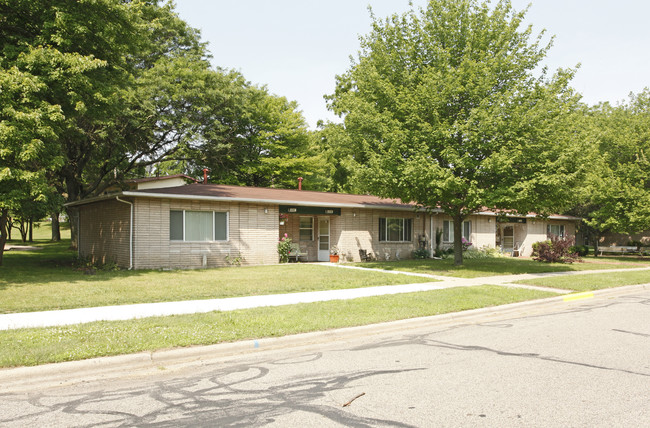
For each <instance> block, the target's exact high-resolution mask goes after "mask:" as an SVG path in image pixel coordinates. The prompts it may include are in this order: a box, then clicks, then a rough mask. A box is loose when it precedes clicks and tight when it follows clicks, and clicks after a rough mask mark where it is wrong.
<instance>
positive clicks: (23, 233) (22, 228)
mask: <svg viewBox="0 0 650 428" xmlns="http://www.w3.org/2000/svg"><path fill="white" fill-rule="evenodd" d="M17 229H18V232H20V240H21V241H22V243H23V244H26V243H27V224H26V223H25V220H23V219H22V218H21V219H20V220H18V227H17Z"/></svg>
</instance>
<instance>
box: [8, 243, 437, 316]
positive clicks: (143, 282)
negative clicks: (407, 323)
mask: <svg viewBox="0 0 650 428" xmlns="http://www.w3.org/2000/svg"><path fill="white" fill-rule="evenodd" d="M34 245H37V246H39V247H40V248H41V250H37V251H13V250H12V251H8V252H6V253H5V260H4V266H2V267H0V273H1V275H0V313H13V312H30V311H43V310H55V309H70V308H79V307H92V306H107V305H123V304H131V303H150V302H165V301H178V300H194V299H214V298H224V297H236V296H250V295H263V294H277V293H295V292H301V291H315V290H334V289H342V288H358V287H370V286H375V285H396V284H408V283H416V282H430V281H431V280H430V279H428V278H422V277H414V276H407V275H394V274H384V273H378V272H366V271H362V270H351V269H336V268H333V267H328V266H317V265H308V264H285V265H274V266H250V267H229V268H221V269H200V270H175V271H160V270H137V271H128V270H119V271H103V270H98V271H96V273H95V274H94V275H87V274H84V272H83V271H81V270H76V269H74V268H73V266H72V263H73V260H74V255H75V253H74V252H73V251H70V250H68V249H67V248H68V247H69V245H70V241H68V240H65V241H62V242H60V243H48V242H36V243H35V244H34Z"/></svg>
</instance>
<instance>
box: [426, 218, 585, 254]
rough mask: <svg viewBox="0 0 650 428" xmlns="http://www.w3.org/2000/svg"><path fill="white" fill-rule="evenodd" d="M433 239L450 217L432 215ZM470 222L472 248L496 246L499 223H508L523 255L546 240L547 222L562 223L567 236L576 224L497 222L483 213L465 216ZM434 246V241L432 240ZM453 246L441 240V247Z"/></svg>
mask: <svg viewBox="0 0 650 428" xmlns="http://www.w3.org/2000/svg"><path fill="white" fill-rule="evenodd" d="M433 219H434V226H433V227H434V239H435V230H436V228H440V229H441V230H442V227H443V221H444V220H451V217H449V216H447V215H444V214H439V215H434V216H433ZM467 220H468V221H471V222H472V233H471V235H470V241H471V242H472V244H473V246H474V248H483V247H490V248H496V247H497V239H496V237H497V234H498V233H499V231H498V229H497V228H498V227H499V225H500V226H501V227H503V226H504V225H506V224H507V225H510V226H513V227H514V235H515V236H514V238H515V239H514V240H515V243H521V244H523V251H522V255H523V256H530V254H531V253H532V251H533V248H532V246H533V244H534V243H535V242H538V241H544V240H546V226H547V225H548V224H563V225H564V228H565V233H566V234H567V236H575V231H576V225H575V222H572V221H566V220H544V219H530V218H529V219H527V220H526V223H497V222H496V219H495V217H492V216H485V215H471V216H469V217H468V218H467ZM434 247H435V242H434ZM450 247H453V243H450V242H443V243H442V244H441V248H450Z"/></svg>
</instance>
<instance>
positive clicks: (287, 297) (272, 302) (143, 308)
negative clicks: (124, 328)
mask: <svg viewBox="0 0 650 428" xmlns="http://www.w3.org/2000/svg"><path fill="white" fill-rule="evenodd" d="M320 265H329V266H332V268H343V269H366V268H359V267H353V266H345V265H336V264H324V263H321V264H320ZM367 270H377V271H380V272H384V273H394V274H400V273H401V274H408V275H413V276H421V277H427V278H431V279H438V281H437V282H427V283H419V284H403V285H387V286H377V287H365V288H351V289H343V290H324V291H310V292H303V293H288V294H272V295H263V296H246V297H232V298H225V299H209V300H187V301H181V302H162V303H141V304H133V305H119V306H102V307H94V308H79V309H66V310H58V311H43V312H25V313H15V314H3V315H0V330H12V329H18V328H31V327H52V326H60V325H72V324H82V323H88V322H94V321H118V320H129V319H136V318H146V317H155V316H170V315H184V314H195V313H205V312H212V311H232V310H236V309H250V308H256V307H263V306H283V305H292V304H296V303H313V302H324V301H329V300H344V299H356V298H359V297H371V296H381V295H389V294H401V293H413V292H419V291H431V290H440V289H443V288H453V287H472V286H477V285H499V286H504V287H516V288H527V289H534V290H542V291H551V292H555V293H558V294H566V293H570V292H571V290H559V289H554V288H546V287H536V286H530V285H524V284H512V282H513V281H519V280H524V279H535V278H543V277H548V276H561V275H576V274H588V273H605V272H619V271H633V270H650V268H633V269H610V270H597V271H579V272H576V271H572V272H552V273H538V274H520V275H501V276H490V277H480V278H454V277H444V276H435V275H427V274H417V273H412V272H399V271H385V270H379V269H367Z"/></svg>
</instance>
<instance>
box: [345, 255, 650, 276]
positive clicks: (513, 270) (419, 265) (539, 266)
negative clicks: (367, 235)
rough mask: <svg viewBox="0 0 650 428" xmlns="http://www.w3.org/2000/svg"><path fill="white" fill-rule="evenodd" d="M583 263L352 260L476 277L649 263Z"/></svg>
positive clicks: (601, 259) (376, 266) (607, 259)
mask: <svg viewBox="0 0 650 428" xmlns="http://www.w3.org/2000/svg"><path fill="white" fill-rule="evenodd" d="M583 260H584V263H573V264H562V263H540V262H537V261H535V260H532V259H520V258H512V257H495V258H482V259H465V260H463V265H462V266H454V260H453V258H447V259H443V260H431V259H425V260H400V261H389V262H385V261H375V262H363V263H355V266H358V267H365V268H374V269H384V270H399V271H405V272H414V273H426V274H430V275H443V276H452V277H457V278H478V277H484V276H497V275H516V274H522V273H544V272H571V271H582V270H596V269H626V268H638V267H643V266H650V259H648V258H647V257H646V258H637V259H635V258H616V257H598V258H594V257H588V258H584V259H583Z"/></svg>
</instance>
